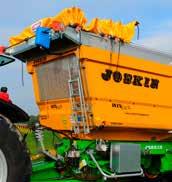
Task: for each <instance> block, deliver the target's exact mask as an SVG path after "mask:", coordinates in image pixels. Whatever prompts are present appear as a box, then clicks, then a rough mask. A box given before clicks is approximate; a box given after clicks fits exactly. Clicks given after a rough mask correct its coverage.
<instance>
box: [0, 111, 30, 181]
mask: <svg viewBox="0 0 172 182" xmlns="http://www.w3.org/2000/svg"><path fill="white" fill-rule="evenodd" d="M30 174H31V162H30V157H29V154H28V152H27V149H26V146H25V144H24V142H23V141H22V136H21V135H20V133H19V132H18V130H17V129H16V128H15V127H14V126H13V124H12V123H11V122H10V121H9V120H8V118H6V117H4V116H2V115H0V182H29V181H30Z"/></svg>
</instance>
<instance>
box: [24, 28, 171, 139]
mask: <svg viewBox="0 0 172 182" xmlns="http://www.w3.org/2000/svg"><path fill="white" fill-rule="evenodd" d="M55 42H56V41H54V44H55ZM56 44H57V47H56V48H54V50H53V52H52V53H49V54H43V55H41V56H37V57H38V58H34V59H32V58H31V59H29V60H27V65H28V72H29V73H30V74H31V75H32V78H33V83H34V90H35V96H36V101H37V104H38V106H39V109H40V121H41V124H42V125H44V126H47V127H50V128H52V129H54V130H74V131H75V134H77V135H80V134H81V133H85V134H87V135H86V136H84V137H86V138H87V137H88V138H92V139H93V138H97V137H98V136H97V135H99V134H100V135H101V138H105V139H119V140H128V139H129V140H136V139H139V140H148V139H150V138H152V137H156V138H158V139H162V138H164V137H167V135H168V132H169V131H170V130H171V129H172V122H171V120H172V119H171V117H170V113H171V111H172V104H171V103H172V97H170V94H171V92H172V87H171V86H170V85H171V84H170V83H171V81H172V74H171V72H172V66H171V61H172V57H170V56H169V55H166V54H164V53H160V52H156V51H152V50H148V49H146V48H143V47H139V46H136V45H134V44H126V43H121V42H115V40H111V39H108V40H107V39H105V38H103V37H101V36H99V35H95V34H93V33H88V32H85V31H81V33H77V32H76V31H75V30H74V29H73V28H70V27H68V28H67V29H66V30H65V32H64V33H63V38H62V39H60V40H59V39H58V40H57V43H56ZM52 46H53V45H52ZM56 49H57V50H58V52H57V51H56ZM73 92H74V93H73ZM99 128H102V130H101V132H100V130H98V129H99ZM80 137H81V136H80Z"/></svg>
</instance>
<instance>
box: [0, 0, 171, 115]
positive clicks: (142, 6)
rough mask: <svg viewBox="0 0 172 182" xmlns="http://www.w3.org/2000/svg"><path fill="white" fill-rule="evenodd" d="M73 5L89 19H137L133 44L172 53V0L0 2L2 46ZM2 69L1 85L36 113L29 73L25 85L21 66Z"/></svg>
mask: <svg viewBox="0 0 172 182" xmlns="http://www.w3.org/2000/svg"><path fill="white" fill-rule="evenodd" d="M1 1H2V0H1ZM71 6H79V7H81V8H82V9H83V10H84V11H85V14H86V16H87V18H88V20H90V19H92V18H94V17H101V18H112V19H113V20H117V21H118V20H121V21H122V22H124V23H127V22H129V21H132V20H138V21H139V22H140V40H139V41H137V40H134V42H135V43H137V44H142V45H145V46H147V47H150V48H154V49H159V50H161V51H165V52H169V53H170V54H172V1H171V0H120V1H117V0H5V1H2V2H1V10H0V18H1V19H0V20H1V26H0V27H1V28H0V44H1V45H6V46H7V45H8V39H9V37H10V36H12V35H16V34H18V33H19V32H21V31H22V30H23V28H24V27H26V26H28V25H30V24H32V23H34V22H35V21H36V20H38V19H41V18H44V17H47V16H55V15H56V14H57V13H58V12H59V11H60V10H62V9H63V8H66V7H71ZM0 69H1V70H0V77H1V84H0V86H8V88H9V92H10V95H11V98H12V100H13V102H14V103H16V104H17V105H19V106H20V107H22V108H23V109H24V110H26V111H27V112H28V113H30V114H37V113H38V109H37V107H36V104H35V102H34V95H33V88H32V83H31V78H30V75H28V74H27V72H26V71H25V73H24V81H25V84H24V87H23V86H22V82H21V78H22V77H21V63H20V62H15V63H12V64H11V65H8V66H6V67H4V68H0Z"/></svg>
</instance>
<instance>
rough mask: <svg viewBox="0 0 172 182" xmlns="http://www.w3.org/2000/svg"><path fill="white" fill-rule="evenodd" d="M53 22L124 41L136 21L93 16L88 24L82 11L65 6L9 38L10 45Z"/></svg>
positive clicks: (49, 25)
mask: <svg viewBox="0 0 172 182" xmlns="http://www.w3.org/2000/svg"><path fill="white" fill-rule="evenodd" d="M53 22H60V23H63V24H64V26H65V27H66V26H74V27H76V26H79V27H80V28H81V29H82V30H84V31H89V32H93V33H95V34H100V35H104V36H111V37H114V38H115V37H116V38H119V39H121V40H122V41H124V42H127V43H129V42H131V40H132V38H133V37H134V34H135V26H136V25H137V24H138V22H137V21H133V22H130V23H128V24H122V23H121V22H114V21H113V20H111V19H110V20H109V19H99V18H95V19H93V20H92V21H91V23H90V24H88V25H87V24H86V23H87V19H86V17H85V15H84V12H83V11H82V10H81V9H80V8H77V7H72V8H66V9H64V10H62V11H61V12H60V13H59V14H57V15H56V16H54V17H48V18H43V19H41V20H39V21H37V22H35V23H34V24H32V25H31V26H29V27H27V28H25V29H24V30H23V31H22V32H21V33H20V34H19V35H17V36H13V37H11V38H10V40H9V42H10V45H15V44H18V43H20V42H22V41H24V40H27V39H29V38H31V37H33V36H34V35H35V31H36V29H37V28H38V27H40V26H41V27H48V28H52V24H53Z"/></svg>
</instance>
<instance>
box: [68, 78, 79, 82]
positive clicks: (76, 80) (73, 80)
mask: <svg viewBox="0 0 172 182" xmlns="http://www.w3.org/2000/svg"><path fill="white" fill-rule="evenodd" d="M68 82H69V83H73V82H79V79H78V78H75V79H72V80H68Z"/></svg>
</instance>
